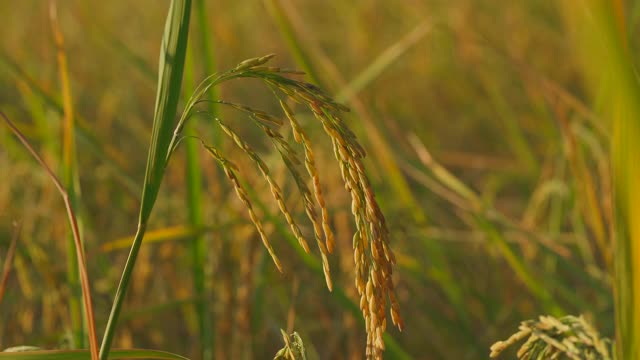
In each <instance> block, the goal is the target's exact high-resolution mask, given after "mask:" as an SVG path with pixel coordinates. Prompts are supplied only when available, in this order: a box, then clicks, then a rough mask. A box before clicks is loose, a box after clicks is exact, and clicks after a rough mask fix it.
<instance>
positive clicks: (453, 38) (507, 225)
mask: <svg viewBox="0 0 640 360" xmlns="http://www.w3.org/2000/svg"><path fill="white" fill-rule="evenodd" d="M636 3H637V2H636ZM168 5H169V1H166V0H163V1H150V0H140V1H135V2H126V1H108V2H104V1H80V0H68V1H60V2H59V3H58V7H57V14H58V20H57V26H58V27H59V30H60V32H61V33H62V35H63V37H64V44H62V47H61V48H62V49H64V53H65V54H66V62H67V71H66V75H67V76H68V78H69V88H68V90H66V91H65V90H63V87H62V85H61V81H60V77H61V76H60V74H61V70H60V65H59V60H57V58H56V56H57V50H56V49H57V46H56V42H55V41H54V36H53V31H52V21H51V17H50V12H49V3H48V2H46V1H42V0H26V1H19V2H9V1H4V2H1V3H0V13H1V14H4V16H3V27H2V37H0V110H1V111H3V112H5V113H6V114H7V115H8V116H9V117H10V118H11V119H12V120H13V121H14V122H16V123H17V124H18V126H19V127H20V129H21V130H22V131H24V133H25V135H26V136H27V137H28V138H29V140H30V141H31V142H32V144H33V145H34V147H36V148H37V149H38V151H39V153H41V154H42V156H43V157H44V158H45V160H46V161H47V162H48V163H49V164H50V165H51V166H52V167H53V169H54V170H56V171H62V169H63V167H64V161H63V157H62V151H63V149H62V148H63V140H62V125H61V124H62V123H63V122H62V121H63V114H64V111H65V110H64V109H65V107H64V103H63V100H64V98H65V96H64V95H65V94H67V95H70V98H71V99H72V106H73V112H74V114H75V117H74V118H75V122H76V130H75V137H76V142H77V145H76V160H77V172H78V179H79V183H78V184H79V186H78V187H77V188H78V189H79V190H80V192H79V193H78V203H79V204H80V209H81V211H80V216H81V219H82V223H83V232H84V238H85V248H86V253H87V261H88V267H89V268H88V270H89V275H90V278H91V286H92V292H93V295H94V302H95V312H96V321H97V325H98V333H99V335H100V334H101V333H102V331H103V329H104V326H105V324H106V320H107V316H108V314H109V309H110V306H111V302H112V299H113V296H114V293H115V288H116V286H117V284H118V280H119V277H120V273H121V271H122V268H123V266H124V261H125V259H126V256H127V253H128V250H127V249H128V244H129V243H130V240H128V237H129V236H131V235H133V233H134V231H135V228H136V223H137V211H138V206H139V196H140V195H139V194H140V190H141V185H142V179H143V177H144V169H145V163H146V158H147V148H148V145H149V138H150V133H151V124H152V118H153V108H154V100H155V88H156V82H157V68H158V52H159V47H160V39H161V36H162V32H163V26H164V21H165V17H166V14H167V9H168ZM638 8H640V7H638V6H631V5H629V6H628V11H627V12H626V13H627V14H628V16H627V19H628V31H629V32H630V33H635V32H636V31H637V19H638V17H637V15H639V14H640V11H637V9H638ZM563 11H567V10H566V9H564V10H563V8H562V7H561V6H558V5H557V4H555V2H552V1H534V0H532V1H525V0H522V1H512V2H496V1H488V0H456V1H438V0H434V1H431V0H405V1H397V0H396V1H378V0H353V1H314V0H295V1H294V0H264V1H224V0H222V1H194V7H193V13H192V23H191V33H190V40H189V42H190V43H189V46H190V49H189V58H190V60H189V65H188V66H189V68H188V70H187V74H186V75H185V84H184V93H185V94H184V96H185V99H186V98H188V97H189V96H190V94H191V93H192V92H193V88H194V86H195V85H197V84H198V83H199V82H200V81H201V80H202V79H203V78H204V77H205V76H207V75H208V74H209V73H210V72H215V71H222V70H226V69H229V68H232V67H233V66H235V64H237V63H238V62H240V61H242V60H244V59H246V58H251V57H256V56H261V55H265V54H268V53H275V54H277V57H276V58H275V59H274V60H272V62H271V63H272V64H273V65H275V66H282V67H288V68H296V69H301V70H304V71H306V72H307V77H306V79H307V80H309V81H311V82H313V83H316V84H318V85H319V86H321V87H322V88H324V89H326V90H327V92H328V93H329V94H331V95H332V96H335V97H336V98H337V99H338V100H339V101H341V102H342V103H344V104H346V105H347V106H349V107H350V108H351V112H350V113H349V115H348V116H347V119H346V120H347V122H348V125H349V126H350V127H351V128H352V129H353V130H354V132H355V133H356V134H357V135H358V138H359V140H360V141H361V143H362V145H363V146H364V148H365V149H366V150H367V152H368V157H367V161H366V165H367V166H368V171H369V174H370V176H371V179H372V182H373V186H374V188H375V191H376V193H377V196H378V200H379V201H380V204H381V207H382V210H383V212H384V213H385V215H386V217H387V221H388V225H389V228H390V231H391V236H392V247H393V249H394V251H395V253H396V256H397V260H398V265H397V268H396V273H395V274H394V275H395V276H396V278H395V280H396V283H397V295H398V298H399V301H400V305H401V309H402V314H403V317H404V319H405V329H404V331H403V332H402V333H400V332H398V330H397V329H392V328H389V330H388V333H389V338H387V346H388V349H387V351H386V353H385V355H386V356H385V357H386V358H389V359H411V358H415V359H482V358H487V357H488V348H489V346H490V345H491V344H492V343H493V342H495V341H497V340H500V339H504V338H506V337H508V336H509V334H511V333H512V332H514V331H515V330H516V329H517V326H518V324H519V322H520V321H522V320H525V319H529V318H535V317H537V316H538V315H540V314H552V315H562V314H585V316H586V317H587V318H588V319H589V320H590V321H591V322H593V323H594V324H595V325H596V327H597V328H598V329H599V330H600V332H601V333H602V334H603V335H605V336H609V337H612V336H613V332H614V330H613V318H614V317H613V305H612V291H611V279H610V277H609V275H608V274H609V269H610V265H611V256H610V240H609V239H610V231H611V230H610V229H611V190H610V184H609V181H608V179H609V178H610V176H609V163H608V156H609V155H608V129H607V128H606V127H605V126H603V125H602V122H601V121H600V119H599V118H598V116H597V115H596V113H595V112H594V111H593V107H594V106H593V104H592V101H591V100H589V96H587V94H586V93H588V91H587V90H586V89H585V85H584V79H583V77H584V76H583V75H582V72H581V69H580V66H579V63H580V61H581V59H580V56H578V53H577V52H576V51H575V49H574V44H573V42H572V39H571V37H570V36H569V33H570V31H569V30H568V29H567V25H566V22H565V17H564V16H565V15H566V14H565V13H563ZM573 30H574V31H575V30H576V29H575V28H574V29H573ZM577 30H578V31H579V30H580V29H577ZM631 39H633V37H631ZM631 46H632V49H635V47H634V44H633V43H632V44H631ZM215 95H216V96H217V97H219V98H221V99H225V100H229V101H235V102H238V103H244V104H247V105H250V106H252V107H255V108H259V109H263V110H265V111H269V112H274V113H279V109H278V104H277V102H275V101H273V97H272V96H270V94H269V91H268V89H267V88H264V87H263V86H262V85H261V84H259V83H258V82H256V81H250V80H241V81H238V82H233V83H229V84H225V85H224V86H222V87H220V88H218V89H217V90H216V94H215ZM596 100H597V97H596ZM218 111H219V115H220V116H221V117H222V118H225V119H228V120H226V121H227V123H228V124H232V125H233V127H234V129H236V130H237V131H238V132H239V133H241V134H242V135H243V136H244V137H246V138H247V139H248V140H249V142H250V143H251V144H252V145H254V146H255V147H256V148H257V149H258V150H259V152H260V154H261V156H263V158H264V159H265V161H266V162H267V163H269V165H270V166H271V167H272V171H273V174H274V177H275V178H276V179H277V181H278V182H279V184H280V185H281V187H282V188H283V189H284V190H285V194H286V195H287V199H286V200H287V204H288V205H289V206H290V208H291V209H292V210H293V212H294V213H295V214H296V218H299V219H300V224H301V226H302V229H303V232H305V233H306V234H310V233H311V230H310V225H309V224H308V223H306V222H305V220H304V207H303V204H302V202H301V200H300V196H299V194H297V191H294V189H295V185H294V183H293V181H292V179H290V178H288V177H287V174H286V170H285V169H284V168H283V167H282V166H281V162H278V161H277V154H274V152H273V151H271V150H270V147H269V146H268V142H267V140H266V139H264V138H263V137H261V136H259V130H257V129H255V128H254V127H252V126H251V124H249V123H247V122H246V119H244V118H241V117H238V116H237V113H234V112H233V111H230V110H229V109H224V108H220V109H218ZM304 126H305V129H306V131H307V132H308V134H309V137H310V138H311V139H312V142H313V143H314V145H315V147H314V150H315V151H316V157H317V162H318V167H319V169H320V174H321V178H322V181H323V190H324V192H325V194H326V198H327V206H328V207H329V209H330V213H331V215H332V226H333V229H334V231H335V233H336V243H337V246H336V251H335V252H334V254H333V255H332V256H331V257H330V262H331V265H332V274H333V279H334V284H335V289H334V291H333V292H329V291H328V290H327V289H326V287H325V282H324V280H323V278H322V273H321V271H318V269H319V268H318V258H319V257H318V256H317V254H314V256H313V257H311V258H309V257H301V256H300V254H299V249H298V248H296V245H295V244H294V245H292V238H291V235H290V234H289V232H288V229H287V225H286V222H285V221H284V218H283V217H282V216H281V215H280V214H279V213H278V207H277V204H276V203H275V202H274V201H273V199H272V198H271V194H270V191H269V188H268V186H267V184H266V183H265V182H264V180H263V179H262V178H261V177H260V175H259V173H258V172H257V171H255V169H254V166H253V165H252V164H251V163H250V162H249V161H245V160H244V159H245V158H246V157H244V158H243V157H242V156H236V157H235V158H234V159H235V161H236V163H237V164H238V165H239V166H240V168H241V174H242V176H243V179H244V180H245V181H246V182H247V184H249V187H250V188H251V189H252V191H251V196H252V199H254V206H255V208H256V209H257V210H256V211H258V212H259V214H260V215H261V217H262V218H263V219H264V222H265V224H266V228H267V231H268V233H269V234H270V238H271V241H272V243H273V244H274V247H275V248H276V252H277V253H279V254H280V258H281V259H282V260H283V265H284V267H285V269H286V273H285V274H284V275H283V274H280V273H278V271H277V270H276V269H275V267H274V266H273V265H272V263H271V262H270V260H269V257H268V255H266V252H265V250H264V248H263V246H262V244H261V243H260V239H259V237H258V236H257V234H256V233H255V231H254V228H253V227H252V225H251V223H250V222H249V221H248V216H247V213H246V210H245V209H244V208H243V207H242V206H241V204H240V203H239V201H238V200H237V198H236V196H235V194H234V193H233V191H232V189H231V188H230V187H229V185H228V183H227V182H226V181H224V179H223V178H222V177H221V172H220V171H219V169H218V168H217V166H216V165H217V164H216V163H215V161H214V160H213V159H211V158H209V157H207V156H206V153H205V152H201V153H200V154H199V155H200V156H199V162H198V168H199V169H200V170H201V176H202V181H201V185H202V190H203V193H202V195H201V197H200V199H201V205H202V214H203V215H202V223H201V224H193V222H191V221H190V219H189V206H191V205H188V203H187V181H186V178H185V177H186V174H185V167H186V161H185V152H184V150H180V151H178V153H177V154H176V156H175V157H174V158H173V159H172V161H171V163H170V167H169V170H168V172H167V175H166V177H165V181H164V185H163V189H162V190H161V193H160V199H159V200H158V204H157V206H156V208H155V209H154V214H153V216H152V219H151V224H150V225H149V231H150V233H149V234H148V235H147V237H146V238H145V243H144V245H143V247H142V251H141V254H140V257H139V259H138V263H137V264H136V268H135V274H134V278H133V281H132V286H131V289H130V291H129V294H128V298H127V302H126V304H125V307H124V310H123V313H122V317H121V320H120V325H119V328H118V332H117V336H116V339H115V344H114V345H115V347H141V348H154V349H162V350H167V351H171V352H175V353H178V354H182V355H185V356H188V357H190V358H193V359H200V358H202V357H203V352H202V348H203V347H208V348H209V349H210V351H212V352H213V354H214V355H215V358H217V359H254V358H255V359H270V358H273V355H274V354H275V352H276V351H277V350H278V349H279V348H281V347H282V346H283V343H282V337H281V334H280V330H279V329H285V330H287V331H289V332H290V331H293V330H296V331H298V332H299V333H300V335H301V336H302V338H303V340H304V341H305V345H306V347H307V350H308V351H309V357H310V358H311V359H361V358H363V357H364V348H365V346H364V345H365V339H366V334H365V330H364V326H363V324H362V322H361V315H360V313H359V310H358V308H357V304H358V295H357V292H356V290H355V287H354V265H353V255H352V253H353V250H352V246H351V241H352V236H353V232H354V228H355V226H354V223H353V219H352V217H351V215H350V213H351V208H350V206H351V205H350V199H349V196H348V193H347V192H346V191H345V190H344V185H343V184H342V181H341V180H340V175H339V174H340V173H339V168H338V166H337V164H336V162H335V161H334V160H333V151H332V148H331V144H330V141H329V139H328V138H327V137H326V136H325V135H324V133H323V130H322V127H321V126H320V124H318V123H316V122H314V121H313V119H312V118H311V117H308V118H305V120H304ZM196 129H197V132H198V134H199V135H200V136H201V137H203V138H205V139H210V140H211V141H219V142H220V143H221V144H223V145H222V146H223V147H224V148H225V149H228V151H229V152H230V153H234V151H235V152H237V151H236V150H235V149H234V145H233V143H232V142H231V141H229V139H227V138H222V137H220V134H216V132H215V131H214V130H213V127H212V126H211V124H208V123H206V122H204V121H200V122H199V123H198V125H197V127H196ZM0 141H1V144H2V146H0V179H1V183H2V185H1V186H0V259H2V261H3V262H4V259H5V254H6V253H7V249H8V248H9V246H10V242H11V239H12V237H13V235H14V233H15V229H14V227H13V225H12V224H13V223H14V222H16V221H17V222H19V223H21V231H20V235H19V237H18V240H17V246H16V254H15V257H14V259H13V267H12V272H11V274H10V277H9V278H8V281H7V285H6V293H5V295H4V298H3V299H2V303H1V306H0V348H6V347H10V346H15V345H37V346H41V347H44V348H68V347H74V346H80V345H81V344H78V342H79V341H80V342H81V338H82V337H81V336H80V337H79V338H80V340H78V336H77V334H74V329H75V328H76V327H75V326H74V323H75V324H77V321H78V320H77V314H75V315H74V305H73V298H74V293H77V291H76V290H77V289H76V287H74V285H73V281H71V280H70V277H69V275H68V270H67V269H68V267H69V261H68V255H67V254H68V250H67V237H68V225H67V219H66V214H65V212H64V204H63V203H62V201H61V200H60V197H59V194H58V193H57V192H56V190H55V187H54V186H53V184H52V183H51V181H50V179H49V178H48V177H47V176H46V175H45V173H44V172H43V170H42V168H40V167H39V166H38V165H37V164H36V163H35V162H34V161H33V160H32V158H31V157H30V155H29V154H28V152H27V151H26V150H25V149H24V147H23V146H22V145H21V144H20V143H19V142H18V141H17V139H16V138H15V137H14V136H13V135H12V134H11V132H10V131H9V130H8V128H7V127H5V126H0ZM198 151H199V150H198ZM196 241H199V242H198V243H199V244H204V247H203V248H200V252H199V253H198V252H197V251H196V250H194V243H196ZM128 242H129V243H128ZM293 242H295V239H293ZM203 249H204V250H203ZM194 251H196V252H194ZM316 252H317V251H316ZM194 254H196V255H194ZM197 259H200V260H201V262H200V260H197ZM198 304H199V305H200V306H198ZM75 309H76V310H77V303H76V304H75ZM74 316H76V319H75V320H74ZM203 326H204V328H205V329H207V328H208V330H206V331H205V333H204V335H205V336H203V330H202V329H203ZM205 339H206V340H205ZM205 345H206V346H205ZM509 355H510V354H506V355H505V356H504V358H509Z"/></svg>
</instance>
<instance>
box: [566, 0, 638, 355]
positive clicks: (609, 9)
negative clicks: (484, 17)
mask: <svg viewBox="0 0 640 360" xmlns="http://www.w3.org/2000/svg"><path fill="white" fill-rule="evenodd" d="M620 4H622V3H621V2H608V1H603V0H590V1H584V2H580V3H579V5H577V4H576V3H575V2H573V1H565V2H562V3H561V5H563V7H562V10H563V13H564V15H565V21H566V25H567V28H568V29H569V30H570V31H572V35H574V38H573V40H574V42H575V44H576V47H577V49H578V50H579V51H580V55H582V56H581V57H580V59H581V60H582V65H583V67H584V68H583V70H584V74H585V75H586V78H587V80H588V83H587V85H588V86H589V90H590V91H591V94H592V96H595V95H598V96H599V97H600V98H601V99H599V100H602V101H600V102H599V104H601V108H600V109H599V111H600V112H601V113H602V114H603V115H604V116H603V119H605V120H606V121H608V123H607V125H608V126H610V127H611V128H612V129H613V131H612V136H611V145H610V146H611V148H610V150H611V155H610V156H611V164H612V180H613V189H614V190H613V193H614V239H612V240H613V243H614V261H613V264H614V298H615V303H614V304H615V312H616V355H617V356H616V358H617V359H621V360H622V359H638V358H640V281H638V280H639V277H640V221H638V214H640V190H638V185H637V180H638V178H640V168H639V167H638V163H639V162H640V147H639V146H638V140H639V139H640V121H639V120H638V119H640V84H639V82H638V78H637V71H636V69H635V66H634V62H633V58H632V57H631V55H632V54H631V53H630V51H629V49H628V43H627V39H626V31H625V26H624V21H623V17H622V16H620V14H621V13H620V11H619V9H620V8H621V7H620ZM576 5H577V6H576ZM603 69H606V71H603Z"/></svg>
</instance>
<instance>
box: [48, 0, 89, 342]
mask: <svg viewBox="0 0 640 360" xmlns="http://www.w3.org/2000/svg"><path fill="white" fill-rule="evenodd" d="M49 5H50V6H49V10H50V12H49V16H50V19H51V31H52V33H53V40H54V42H55V45H56V57H57V61H58V75H59V78H60V87H61V93H62V116H63V120H62V169H61V170H62V171H61V173H62V176H61V180H62V184H63V186H64V188H65V190H66V191H67V194H68V196H69V203H70V204H71V208H72V209H73V211H74V212H75V213H76V214H78V215H77V219H78V229H79V231H80V238H81V239H83V236H82V218H81V217H80V215H79V214H80V211H79V203H80V180H79V177H78V167H77V160H76V140H75V131H74V127H75V119H74V110H73V98H72V95H71V85H70V82H69V69H68V65H67V55H66V53H65V50H64V36H63V34H62V31H60V27H59V24H58V18H57V10H56V3H55V1H51V2H50V3H49ZM82 245H83V244H82ZM67 284H68V285H69V288H70V293H71V294H70V297H69V313H70V317H71V329H72V333H73V345H72V348H74V349H75V348H80V349H82V348H85V347H86V343H85V337H86V334H87V331H86V318H85V316H84V315H83V314H84V312H83V300H82V288H81V286H80V272H79V269H78V259H77V257H76V244H75V241H74V238H73V234H72V233H71V232H69V234H68V236H67Z"/></svg>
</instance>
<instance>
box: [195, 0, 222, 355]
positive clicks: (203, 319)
mask: <svg viewBox="0 0 640 360" xmlns="http://www.w3.org/2000/svg"><path fill="white" fill-rule="evenodd" d="M195 15H196V20H197V24H198V30H199V40H200V55H201V58H200V61H201V63H202V69H203V71H204V74H205V75H207V76H208V75H210V74H213V73H215V72H216V63H215V57H214V53H213V50H212V46H213V41H212V39H211V36H210V34H209V29H210V26H209V19H208V18H207V11H206V6H205V0H196V1H195ZM207 96H208V99H209V100H210V102H209V104H208V110H209V112H210V114H211V116H214V117H215V116H217V114H218V107H217V106H216V103H215V102H214V101H215V100H217V99H218V89H217V87H215V86H213V87H211V88H210V89H209V91H207ZM212 137H213V139H212V144H213V146H214V147H216V148H219V146H220V144H221V142H222V135H221V133H220V131H219V128H218V127H217V126H216V127H214V130H213V134H212ZM196 148H197V145H196V144H195V143H194V142H192V141H191V142H189V144H188V145H187V150H186V151H187V168H188V169H192V167H193V166H197V161H195V160H197V157H196V156H197V155H196V154H197V149H196ZM192 154H193V156H194V158H193V159H191V157H192ZM189 159H191V160H189ZM193 170H194V173H193V174H191V173H192V171H191V170H187V171H188V174H190V175H189V176H188V177H189V179H188V180H187V182H188V184H189V185H188V186H189V188H191V186H192V184H191V182H192V181H194V180H195V176H198V178H197V179H200V170H199V168H197V169H193ZM196 172H197V175H196ZM216 174H217V175H218V176H217V177H216V179H215V180H214V181H217V182H218V183H222V181H220V180H221V175H222V174H220V173H218V172H216ZM198 181H199V180H198ZM199 184H200V182H198V185H199ZM193 186H196V185H195V184H193ZM199 196H200V195H199V194H195V193H194V194H191V191H189V199H190V200H189V202H190V203H192V202H195V201H200V200H199ZM214 200H218V199H214ZM195 215H196V214H194V216H195ZM198 216H199V217H202V215H201V214H200V215H198ZM189 218H190V221H191V219H192V218H191V213H190V214H189ZM195 220H196V219H193V221H195ZM218 220H219V219H214V221H216V222H217V221H218ZM200 221H201V220H200ZM194 225H199V224H195V223H194ZM216 236H218V237H220V238H222V236H223V235H221V234H220V235H216ZM223 241H224V240H223ZM192 250H193V251H192V254H193V258H194V264H193V273H194V274H193V275H194V278H193V280H194V286H195V289H196V292H197V295H198V296H199V297H200V298H201V299H204V300H201V301H199V302H198V314H199V321H200V344H201V346H202V359H203V360H211V359H213V354H214V349H215V347H214V346H215V345H214V331H213V329H214V317H213V313H212V312H211V310H210V307H209V306H208V305H207V304H208V303H207V301H211V290H210V289H208V288H207V271H206V266H207V252H206V244H205V239H204V238H203V237H201V238H199V239H194V242H193V244H192Z"/></svg>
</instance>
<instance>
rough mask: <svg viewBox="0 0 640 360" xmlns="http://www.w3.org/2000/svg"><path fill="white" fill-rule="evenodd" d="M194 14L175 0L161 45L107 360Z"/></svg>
mask: <svg viewBox="0 0 640 360" xmlns="http://www.w3.org/2000/svg"><path fill="white" fill-rule="evenodd" d="M190 14H191V0H172V1H171V5H170V9H169V14H168V15H167V20H166V23H165V29H164V35H163V37H162V45H161V46H160V64H159V73H158V89H157V92H156V104H155V111H154V119H153V129H152V135H151V144H150V147H149V157H148V159H147V169H146V173H145V178H144V186H143V189H142V197H141V204H140V214H139V219H138V229H137V232H136V235H135V237H134V240H133V244H132V245H131V250H130V252H129V257H128V258H127V262H126V264H125V267H124V270H123V272H122V278H121V279H120V284H119V285H118V290H117V291H116V295H115V299H114V301H113V306H112V307H111V314H110V315H109V321H108V323H107V327H106V329H105V333H104V337H103V341H102V346H101V348H100V359H101V360H107V359H108V357H109V350H110V349H111V343H112V342H113V337H114V335H115V328H116V325H117V322H118V317H119V315H120V311H121V309H122V304H123V303H124V299H125V295H126V292H127V289H128V287H129V282H130V280H131V277H132V273H133V267H134V265H135V262H136V258H137V256H138V252H139V250H140V245H141V244H142V238H143V237H144V233H145V231H146V227H147V221H148V220H149V217H150V215H151V211H152V210H153V206H154V204H155V201H156V198H157V196H158V191H159V190H160V185H161V183H162V178H163V176H164V172H165V169H166V166H167V162H168V158H167V157H168V152H169V144H170V142H171V138H172V135H173V126H174V123H175V121H174V119H175V117H176V110H177V107H178V100H179V99H180V89H181V84H182V73H183V70H184V62H185V55H186V50H187V40H188V34H189V19H190Z"/></svg>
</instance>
